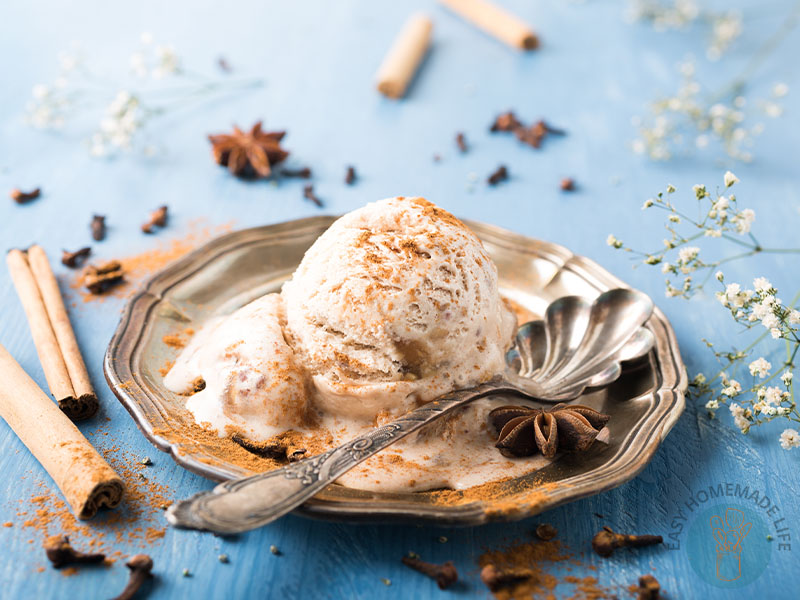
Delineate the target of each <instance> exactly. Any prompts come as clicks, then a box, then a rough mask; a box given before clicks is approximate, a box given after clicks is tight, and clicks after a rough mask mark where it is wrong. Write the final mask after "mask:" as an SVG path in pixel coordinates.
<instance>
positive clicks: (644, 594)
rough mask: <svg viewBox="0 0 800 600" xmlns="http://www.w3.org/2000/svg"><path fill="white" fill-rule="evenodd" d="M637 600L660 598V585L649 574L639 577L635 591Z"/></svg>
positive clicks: (655, 599) (656, 599)
mask: <svg viewBox="0 0 800 600" xmlns="http://www.w3.org/2000/svg"><path fill="white" fill-rule="evenodd" d="M636 591H637V593H638V594H639V595H638V598H639V600H658V599H659V598H660V597H661V584H660V583H658V579H656V578H655V577H653V576H652V575H650V574H647V575H642V576H641V577H639V588H638V589H637V590H636Z"/></svg>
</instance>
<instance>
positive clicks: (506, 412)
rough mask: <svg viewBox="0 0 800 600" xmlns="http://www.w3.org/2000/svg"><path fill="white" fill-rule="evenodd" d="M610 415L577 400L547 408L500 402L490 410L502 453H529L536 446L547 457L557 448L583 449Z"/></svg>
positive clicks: (513, 454) (588, 444) (523, 454)
mask: <svg viewBox="0 0 800 600" xmlns="http://www.w3.org/2000/svg"><path fill="white" fill-rule="evenodd" d="M609 418H610V417H609V415H604V414H603V413H600V412H597V411H596V410H594V409H593V408H589V407H588V406H582V405H580V404H557V405H556V406H554V407H553V408H550V409H541V408H530V407H528V406H501V407H499V408H495V409H494V410H493V411H492V412H490V413H489V421H490V422H491V424H492V425H493V426H494V428H495V430H496V431H497V433H498V437H497V443H496V444H495V447H497V448H499V449H500V452H501V453H502V454H503V455H504V456H531V455H532V454H535V453H536V451H537V450H538V451H539V452H541V453H542V454H543V455H544V456H545V457H546V458H553V456H555V454H556V451H558V450H564V451H568V452H570V451H583V450H586V449H587V448H589V446H591V445H592V444H593V443H594V440H595V438H596V437H597V434H598V433H600V430H601V429H602V428H603V427H604V426H605V424H606V423H607V422H608V419H609Z"/></svg>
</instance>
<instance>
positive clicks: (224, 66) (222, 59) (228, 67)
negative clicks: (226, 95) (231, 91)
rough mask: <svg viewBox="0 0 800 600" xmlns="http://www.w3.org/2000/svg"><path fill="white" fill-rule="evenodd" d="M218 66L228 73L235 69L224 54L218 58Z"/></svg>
mask: <svg viewBox="0 0 800 600" xmlns="http://www.w3.org/2000/svg"><path fill="white" fill-rule="evenodd" d="M217 66H218V67H219V68H220V70H222V71H225V72H226V73H231V72H232V71H233V69H232V68H231V65H230V63H229V62H228V60H227V59H226V58H225V57H224V56H220V57H219V58H218V59H217Z"/></svg>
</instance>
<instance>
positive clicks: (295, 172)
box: [281, 167, 311, 179]
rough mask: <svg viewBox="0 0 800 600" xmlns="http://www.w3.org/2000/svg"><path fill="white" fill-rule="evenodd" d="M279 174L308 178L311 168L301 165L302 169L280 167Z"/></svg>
mask: <svg viewBox="0 0 800 600" xmlns="http://www.w3.org/2000/svg"><path fill="white" fill-rule="evenodd" d="M281 175H283V176H284V177H299V178H300V179H310V178H311V169H309V168H308V167H303V168H302V169H281Z"/></svg>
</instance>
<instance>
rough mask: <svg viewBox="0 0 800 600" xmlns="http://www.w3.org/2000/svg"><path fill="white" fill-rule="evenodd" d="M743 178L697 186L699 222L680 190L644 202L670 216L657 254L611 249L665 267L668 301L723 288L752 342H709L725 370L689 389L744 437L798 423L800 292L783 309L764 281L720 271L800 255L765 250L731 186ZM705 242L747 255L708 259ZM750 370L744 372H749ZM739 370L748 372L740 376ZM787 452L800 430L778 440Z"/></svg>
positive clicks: (724, 299) (797, 442)
mask: <svg viewBox="0 0 800 600" xmlns="http://www.w3.org/2000/svg"><path fill="white" fill-rule="evenodd" d="M738 181H739V179H738V178H737V177H736V176H735V175H734V174H733V173H731V172H730V171H728V172H726V173H725V175H724V177H723V183H724V188H723V191H722V192H719V191H717V192H716V193H715V194H711V193H710V192H709V191H708V189H707V188H706V186H704V185H696V186H694V188H693V191H694V199H695V201H696V203H697V208H698V216H697V217H690V216H689V215H688V214H687V211H684V210H682V209H681V208H679V207H678V206H677V202H675V201H673V199H672V197H673V195H674V194H675V192H676V189H675V187H674V186H671V185H670V186H667V190H666V193H659V194H658V195H657V196H656V197H655V198H651V199H649V200H646V201H645V203H644V205H643V207H642V208H643V209H645V210H647V209H651V208H657V209H661V210H664V211H665V212H666V213H667V219H666V222H665V225H664V226H665V228H666V230H667V231H668V232H669V237H667V238H666V239H665V240H664V242H663V247H662V248H659V249H658V250H656V251H653V252H641V251H637V250H633V249H631V248H629V247H628V246H626V245H625V243H624V242H623V241H621V240H620V239H618V238H617V237H616V236H614V235H611V236H609V238H608V240H607V243H608V244H609V245H610V246H612V247H613V248H616V249H619V250H623V251H626V252H630V253H631V254H632V255H634V256H636V257H637V260H638V261H640V262H641V263H642V264H645V265H647V266H656V265H660V269H661V271H662V272H663V273H665V274H666V275H667V279H666V282H665V285H666V295H667V296H669V297H675V296H678V297H682V298H684V299H687V300H689V299H691V298H692V297H693V296H694V295H695V294H697V293H698V292H699V291H700V290H702V289H703V288H704V287H705V285H706V284H707V283H708V282H709V281H710V280H711V277H712V275H713V281H715V282H716V285H718V286H719V290H718V291H717V292H716V294H715V295H716V298H717V299H718V300H719V302H720V304H721V305H722V306H723V307H725V309H726V310H727V311H728V312H729V313H730V316H731V318H732V320H733V321H734V323H736V324H737V325H738V326H739V327H741V328H742V330H743V331H744V332H752V338H753V339H752V341H751V343H750V344H749V345H748V346H747V347H745V348H744V349H741V350H740V349H736V348H733V349H731V350H727V351H718V350H717V349H716V348H715V347H714V344H713V343H712V342H710V341H708V340H703V341H704V342H705V344H706V345H707V346H708V347H709V348H710V349H711V351H712V352H713V353H714V356H715V358H716V359H717V361H718V363H719V365H720V368H719V370H718V372H717V373H716V374H714V375H713V376H711V377H708V378H707V377H706V376H705V375H704V374H703V373H698V374H697V375H696V376H695V377H694V378H693V379H692V382H691V384H690V390H691V392H692V394H693V395H694V396H695V397H697V398H703V399H706V402H705V408H706V409H707V410H708V413H709V415H710V416H712V417H713V416H714V414H715V413H716V411H717V410H718V409H719V408H720V407H721V406H723V405H727V406H728V409H729V411H730V413H731V415H732V416H733V420H734V423H735V425H736V427H738V428H739V430H740V431H741V432H742V433H747V432H749V431H750V428H751V427H753V426H757V425H762V424H765V423H769V422H770V421H773V420H774V419H776V418H781V419H786V420H787V421H790V422H792V423H800V412H798V408H797V405H796V403H795V394H794V387H793V386H794V382H793V380H794V368H795V366H796V363H795V361H796V360H798V352H799V351H800V310H799V309H798V303H799V302H800V292H798V294H797V295H796V296H795V297H794V298H793V299H792V301H791V302H789V303H788V304H787V303H784V302H783V301H782V300H781V299H780V298H779V297H778V295H777V294H778V290H777V289H776V288H775V287H774V286H773V285H772V283H771V282H770V281H769V280H768V279H766V278H765V277H756V278H755V279H754V280H753V283H752V289H750V288H745V287H743V286H742V285H741V284H740V283H738V282H728V281H726V279H725V274H724V273H723V272H722V271H721V270H720V267H721V266H722V265H723V264H725V263H729V262H732V261H736V260H742V259H745V258H748V257H751V256H754V255H756V254H759V253H773V254H776V253H800V248H765V247H764V246H762V245H761V244H760V243H759V241H758V239H757V238H756V237H755V236H754V234H753V232H752V231H751V229H752V225H753V223H754V222H755V212H754V211H753V210H752V209H749V208H740V207H739V205H738V202H737V199H736V196H735V194H733V193H732V190H731V188H732V187H733V186H734V185H735V184H736V183H737V182H738ZM700 238H710V239H712V240H714V239H719V240H720V243H723V242H724V243H725V244H726V245H733V246H736V247H737V248H739V249H743V251H741V252H734V253H729V254H726V255H724V256H721V257H718V258H714V259H705V258H701V254H700V249H699V248H698V247H697V246H693V245H691V244H692V243H693V242H695V241H697V240H699V239H700ZM762 348H764V349H766V350H767V351H766V352H765V353H764V356H759V357H758V358H754V356H753V355H754V353H755V352H756V349H762ZM780 350H783V351H784V352H785V358H784V359H783V360H782V363H781V365H780V366H779V367H777V368H775V369H773V366H772V364H771V363H770V361H769V360H767V358H765V356H767V357H771V356H772V355H773V354H775V355H777V354H778V352H779V351H780ZM745 366H746V370H745ZM740 372H744V374H743V375H740V374H739V373H740ZM779 441H780V444H781V447H783V448H785V449H787V450H788V449H790V448H795V447H800V432H798V431H797V429H794V428H788V429H786V430H785V431H783V433H782V434H781V435H780V437H779Z"/></svg>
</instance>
